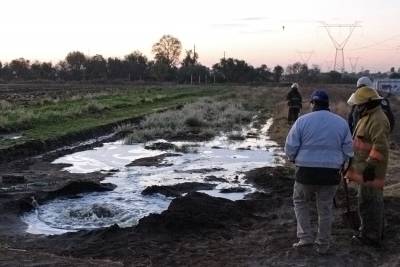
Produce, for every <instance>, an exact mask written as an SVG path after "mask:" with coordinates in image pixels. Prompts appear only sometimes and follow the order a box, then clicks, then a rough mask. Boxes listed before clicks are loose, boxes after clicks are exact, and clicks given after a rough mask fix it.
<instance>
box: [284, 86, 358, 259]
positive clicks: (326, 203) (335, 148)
mask: <svg viewBox="0 0 400 267" xmlns="http://www.w3.org/2000/svg"><path fill="white" fill-rule="evenodd" d="M311 108H312V112H311V113H308V114H306V115H303V116H301V117H300V118H298V119H297V121H296V122H295V123H294V124H293V126H292V128H291V129H290V131H289V134H288V136H287V138H286V144H285V153H286V155H287V156H288V158H289V160H290V161H292V162H294V164H295V165H296V181H295V184H294V190H293V203H294V211H295V214H296V219H297V237H298V239H299V241H298V242H297V243H294V244H293V247H295V248H298V247H303V246H310V245H313V244H314V243H315V245H316V250H317V252H318V253H321V254H325V253H327V251H328V249H329V246H330V238H331V228H332V221H333V211H332V206H333V198H334V196H335V193H336V190H337V187H338V185H339V183H340V179H341V177H340V169H341V166H342V165H343V163H344V162H345V161H346V160H348V159H349V157H351V156H352V155H353V152H352V137H351V133H350V129H349V126H348V124H347V122H346V120H344V119H343V118H341V117H340V116H338V115H336V114H334V113H332V112H330V111H329V97H328V95H327V94H326V93H325V92H324V91H321V90H317V91H314V92H313V93H312V95H311ZM313 195H315V199H316V202H317V211H318V233H317V236H316V238H315V240H314V237H313V230H312V228H311V222H310V214H309V213H310V211H309V202H310V200H311V198H312V196H313Z"/></svg>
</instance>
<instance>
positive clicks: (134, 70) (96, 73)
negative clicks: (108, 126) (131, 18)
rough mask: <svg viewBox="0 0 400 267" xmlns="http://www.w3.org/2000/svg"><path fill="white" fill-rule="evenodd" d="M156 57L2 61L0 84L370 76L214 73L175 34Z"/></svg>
mask: <svg viewBox="0 0 400 267" xmlns="http://www.w3.org/2000/svg"><path fill="white" fill-rule="evenodd" d="M152 53H153V54H154V59H152V60H149V59H148V58H147V57H146V56H145V55H143V54H142V53H141V52H140V51H134V52H133V53H130V54H128V55H126V56H124V57H123V58H118V57H109V58H107V59H106V58H104V57H103V56H102V55H99V54H97V55H94V56H87V55H85V54H84V53H82V52H80V51H73V52H70V53H68V54H67V56H66V57H65V59H64V60H61V61H60V62H58V63H57V64H53V63H51V62H39V61H34V62H31V61H30V60H27V59H25V58H18V59H14V60H12V61H11V62H8V63H4V64H2V63H1V62H0V82H12V81H30V80H53V81H98V82H101V81H108V80H111V81H115V80H121V81H160V82H178V83H188V84H193V83H222V82H231V83H249V82H280V81H282V79H284V80H285V81H288V82H291V81H301V82H330V83H340V82H343V83H346V82H354V80H355V79H356V78H357V77H358V76H360V75H368V74H369V72H368V71H364V73H361V74H360V73H358V74H355V73H354V74H348V73H344V74H343V73H339V72H335V71H331V72H328V73H321V70H320V68H319V67H318V66H316V65H313V66H312V67H311V68H310V67H309V66H308V65H307V64H302V63H300V62H296V63H294V64H291V65H288V66H287V67H286V70H285V69H284V68H283V67H282V66H280V65H276V66H275V67H273V68H272V69H271V68H269V67H268V66H267V65H265V64H263V65H261V66H260V67H253V66H252V65H250V64H248V63H247V62H246V61H244V60H240V59H235V58H221V59H220V61H219V62H218V63H216V64H214V65H213V66H212V67H211V68H208V67H206V66H204V65H202V64H201V63H200V62H199V55H198V53H197V52H196V51H194V50H185V52H184V56H183V60H182V61H180V58H181V54H182V44H181V42H180V41H179V40H178V39H177V38H175V37H173V36H171V35H164V36H162V37H161V39H160V40H159V41H158V42H156V43H155V44H153V46H152ZM392 69H393V70H394V68H392ZM392 69H391V71H392ZM393 73H394V74H393ZM396 74H398V73H397V72H392V76H393V75H394V76H395V75H396ZM377 75H381V76H382V75H383V76H384V75H387V74H377ZM399 75H400V74H399ZM395 77H397V76H395ZM379 78H382V77H379Z"/></svg>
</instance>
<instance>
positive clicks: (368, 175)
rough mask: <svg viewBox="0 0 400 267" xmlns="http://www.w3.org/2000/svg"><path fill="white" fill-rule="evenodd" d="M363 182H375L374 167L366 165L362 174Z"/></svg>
mask: <svg viewBox="0 0 400 267" xmlns="http://www.w3.org/2000/svg"><path fill="white" fill-rule="evenodd" d="M363 179H364V182H368V181H373V180H375V167H374V166H372V165H367V167H366V168H365V170H364V172H363Z"/></svg>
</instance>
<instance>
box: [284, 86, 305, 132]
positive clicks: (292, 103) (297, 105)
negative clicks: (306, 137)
mask: <svg viewBox="0 0 400 267" xmlns="http://www.w3.org/2000/svg"><path fill="white" fill-rule="evenodd" d="M286 100H287V104H288V108H289V110H288V124H289V125H292V124H293V123H294V122H295V121H296V120H297V118H298V117H299V113H300V110H301V108H302V107H303V105H302V98H301V94H300V93H299V85H298V84H297V83H293V84H292V86H291V87H290V91H289V93H288V94H287V95H286Z"/></svg>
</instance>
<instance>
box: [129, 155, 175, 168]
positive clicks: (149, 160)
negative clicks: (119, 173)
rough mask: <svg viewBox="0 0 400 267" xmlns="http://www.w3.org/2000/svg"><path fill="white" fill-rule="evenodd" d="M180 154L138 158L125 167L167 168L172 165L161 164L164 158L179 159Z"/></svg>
mask: <svg viewBox="0 0 400 267" xmlns="http://www.w3.org/2000/svg"><path fill="white" fill-rule="evenodd" d="M179 156H181V154H176V153H164V154H161V155H158V156H154V157H146V158H140V159H137V160H134V161H132V162H131V163H129V164H128V165H126V167H132V166H145V167H151V166H155V167H167V166H172V163H165V162H163V161H164V160H165V158H168V157H179Z"/></svg>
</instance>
